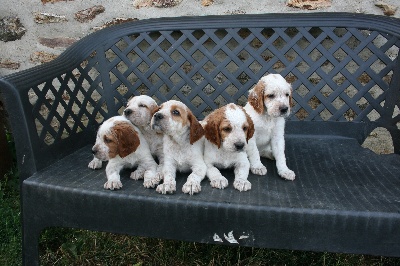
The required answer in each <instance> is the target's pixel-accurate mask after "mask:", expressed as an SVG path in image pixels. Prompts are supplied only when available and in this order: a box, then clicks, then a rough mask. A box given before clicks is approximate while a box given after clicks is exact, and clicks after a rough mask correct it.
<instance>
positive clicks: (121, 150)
mask: <svg viewBox="0 0 400 266" xmlns="http://www.w3.org/2000/svg"><path fill="white" fill-rule="evenodd" d="M112 130H113V131H114V134H115V136H116V137H117V140H118V155H119V156H120V157H121V158H124V157H126V156H128V155H129V154H131V153H133V152H135V151H136V149H137V148H138V147H139V145H140V139H139V135H138V133H137V132H136V131H135V129H134V128H133V126H132V125H131V124H130V123H129V122H118V123H116V124H115V126H114V127H113V129H112Z"/></svg>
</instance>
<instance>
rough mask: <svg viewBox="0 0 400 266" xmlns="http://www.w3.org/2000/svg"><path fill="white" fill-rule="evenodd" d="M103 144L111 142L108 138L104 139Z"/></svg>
mask: <svg viewBox="0 0 400 266" xmlns="http://www.w3.org/2000/svg"><path fill="white" fill-rule="evenodd" d="M104 142H105V143H110V142H112V140H111V139H109V138H107V137H104Z"/></svg>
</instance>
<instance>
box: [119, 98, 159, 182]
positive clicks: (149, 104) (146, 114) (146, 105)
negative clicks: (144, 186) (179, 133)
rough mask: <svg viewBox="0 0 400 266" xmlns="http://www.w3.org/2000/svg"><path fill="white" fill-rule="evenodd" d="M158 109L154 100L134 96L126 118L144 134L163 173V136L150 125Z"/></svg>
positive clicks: (126, 111) (127, 109)
mask: <svg viewBox="0 0 400 266" xmlns="http://www.w3.org/2000/svg"><path fill="white" fill-rule="evenodd" d="M157 109H158V105H157V103H156V101H154V100H153V98H151V97H149V96H147V95H140V96H134V97H132V98H131V99H130V100H129V102H128V104H127V106H126V108H125V110H124V116H125V117H126V118H127V119H128V120H129V121H131V122H132V124H134V125H135V126H137V127H138V128H139V129H140V132H142V134H143V136H144V137H145V139H146V141H147V144H148V145H149V147H150V152H151V154H152V155H153V156H154V157H156V158H157V159H158V162H159V166H158V169H159V171H160V172H161V170H162V165H163V163H164V153H163V134H162V132H157V131H156V130H153V129H152V128H151V125H150V122H151V118H152V117H153V114H154V113H155V112H156V110H157ZM161 179H162V178H161V177H160V180H161Z"/></svg>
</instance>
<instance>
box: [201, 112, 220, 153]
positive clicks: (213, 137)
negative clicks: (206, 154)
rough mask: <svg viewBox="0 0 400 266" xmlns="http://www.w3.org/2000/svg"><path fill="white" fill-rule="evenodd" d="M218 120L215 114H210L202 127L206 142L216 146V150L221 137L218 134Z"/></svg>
mask: <svg viewBox="0 0 400 266" xmlns="http://www.w3.org/2000/svg"><path fill="white" fill-rule="evenodd" d="M220 122H221V121H220V120H218V119H217V117H216V115H215V113H214V114H211V116H210V117H209V118H208V120H207V124H206V125H205V126H204V131H205V133H204V135H205V137H206V139H207V140H208V141H210V142H211V143H213V144H215V145H217V146H218V149H219V148H220V147H221V136H220V134H219V124H220Z"/></svg>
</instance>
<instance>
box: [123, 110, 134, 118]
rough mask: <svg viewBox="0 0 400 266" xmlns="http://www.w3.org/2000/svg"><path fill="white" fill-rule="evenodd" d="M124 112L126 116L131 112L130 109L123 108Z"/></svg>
mask: <svg viewBox="0 0 400 266" xmlns="http://www.w3.org/2000/svg"><path fill="white" fill-rule="evenodd" d="M124 114H125V115H126V116H128V115H130V114H132V110H131V109H125V110H124Z"/></svg>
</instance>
